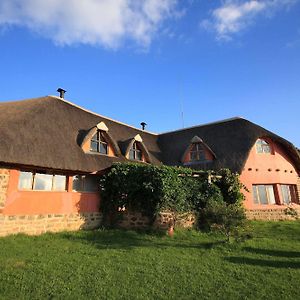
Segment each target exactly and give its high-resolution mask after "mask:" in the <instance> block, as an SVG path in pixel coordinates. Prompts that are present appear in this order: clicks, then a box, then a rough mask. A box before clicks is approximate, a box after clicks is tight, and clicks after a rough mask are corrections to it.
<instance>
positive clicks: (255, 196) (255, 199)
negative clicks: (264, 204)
mask: <svg viewBox="0 0 300 300" xmlns="http://www.w3.org/2000/svg"><path fill="white" fill-rule="evenodd" d="M252 194H253V202H254V204H258V203H259V201H258V195H257V188H256V185H253V186H252Z"/></svg>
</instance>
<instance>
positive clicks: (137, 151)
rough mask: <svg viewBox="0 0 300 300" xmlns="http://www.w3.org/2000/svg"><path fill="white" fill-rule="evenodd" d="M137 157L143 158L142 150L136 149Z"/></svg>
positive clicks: (138, 158)
mask: <svg viewBox="0 0 300 300" xmlns="http://www.w3.org/2000/svg"><path fill="white" fill-rule="evenodd" d="M135 159H137V160H142V151H140V150H136V151H135Z"/></svg>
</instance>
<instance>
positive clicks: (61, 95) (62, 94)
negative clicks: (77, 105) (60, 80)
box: [57, 88, 67, 99]
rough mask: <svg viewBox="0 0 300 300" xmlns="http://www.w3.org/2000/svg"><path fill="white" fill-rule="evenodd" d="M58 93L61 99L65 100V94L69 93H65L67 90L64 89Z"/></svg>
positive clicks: (60, 89) (59, 89)
mask: <svg viewBox="0 0 300 300" xmlns="http://www.w3.org/2000/svg"><path fill="white" fill-rule="evenodd" d="M57 91H58V92H59V97H60V98H62V99H64V98H65V93H66V92H67V91H65V90H64V89H62V88H58V89H57Z"/></svg>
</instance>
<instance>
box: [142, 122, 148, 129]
mask: <svg viewBox="0 0 300 300" xmlns="http://www.w3.org/2000/svg"><path fill="white" fill-rule="evenodd" d="M141 125H142V130H145V127H146V125H147V124H146V123H145V122H142V123H141Z"/></svg>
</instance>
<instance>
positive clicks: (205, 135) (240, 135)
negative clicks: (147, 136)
mask: <svg viewBox="0 0 300 300" xmlns="http://www.w3.org/2000/svg"><path fill="white" fill-rule="evenodd" d="M194 136H198V137H200V138H201V139H202V140H203V142H204V143H205V144H206V145H208V146H209V147H210V149H211V150H212V151H213V153H214V154H215V156H216V159H215V160H214V161H213V163H212V164H211V165H210V166H209V167H210V168H213V169H220V168H230V169H231V170H233V171H236V172H239V173H240V172H241V171H242V169H243V167H244V164H245V163H246V160H247V158H248V155H249V152H250V150H251V148H252V147H253V145H254V144H255V142H256V140H257V139H258V138H260V137H269V138H271V139H272V140H274V141H276V142H277V143H279V144H281V145H282V147H284V148H285V149H286V151H288V153H289V154H290V157H291V159H292V160H293V162H294V165H295V166H296V168H297V169H298V170H299V171H300V155H299V153H297V150H296V148H295V147H294V146H293V144H291V143H290V142H288V141H287V140H285V139H283V138H281V137H279V136H278V135H276V134H274V133H272V132H270V131H268V130H266V129H264V128H263V127H261V126H258V125H256V124H254V123H252V122H250V121H248V120H245V119H243V118H232V119H228V120H224V121H220V122H215V123H211V124H207V125H202V126H195V127H191V128H186V129H182V130H177V131H173V132H167V133H165V134H161V135H160V136H159V138H158V145H159V147H160V149H161V152H162V160H163V162H164V163H165V164H167V165H178V164H180V161H181V158H182V153H184V151H185V150H186V147H187V145H188V144H189V143H190V141H191V139H192V138H193V137H194ZM195 167H196V168H197V167H198V168H201V167H202V166H201V164H199V165H198V166H196V165H195Z"/></svg>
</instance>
